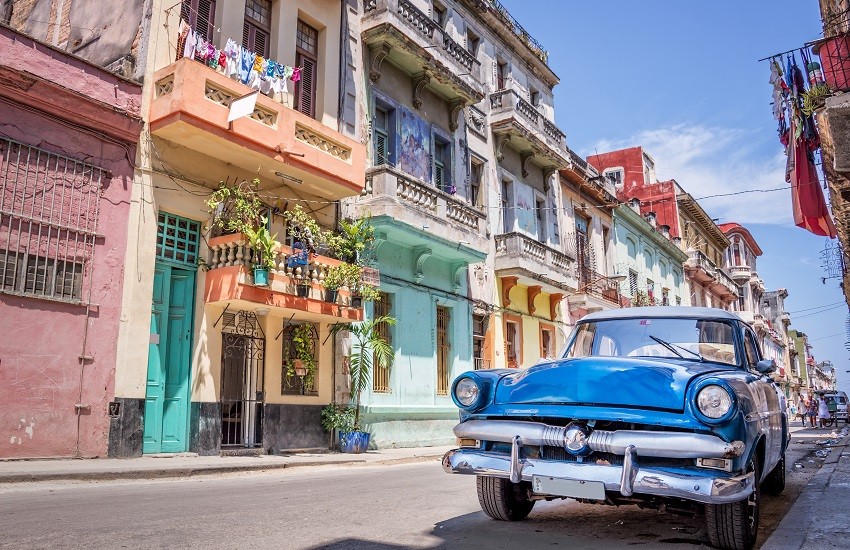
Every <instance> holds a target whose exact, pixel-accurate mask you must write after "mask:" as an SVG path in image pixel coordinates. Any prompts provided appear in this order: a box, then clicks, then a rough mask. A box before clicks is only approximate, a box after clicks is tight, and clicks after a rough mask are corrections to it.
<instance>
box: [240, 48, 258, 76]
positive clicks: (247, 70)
mask: <svg viewBox="0 0 850 550" xmlns="http://www.w3.org/2000/svg"><path fill="white" fill-rule="evenodd" d="M256 57H257V56H256V54H254V52H252V51H249V50H248V49H247V48H243V49H242V59H241V61H242V63H241V65H240V66H239V80H240V81H242V84H247V83H248V80H249V78H250V77H251V69H253V68H254V60H255V59H256Z"/></svg>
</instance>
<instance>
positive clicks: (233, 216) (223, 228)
mask: <svg viewBox="0 0 850 550" xmlns="http://www.w3.org/2000/svg"><path fill="white" fill-rule="evenodd" d="M259 187H260V180H259V178H254V180H252V181H251V182H250V183H249V182H247V181H245V180H243V181H242V182H240V183H239V184H237V185H230V184H227V183H225V182H221V183H220V184H219V187H218V189H216V190H215V191H213V193H212V195H210V197H209V198H208V199H207V200H206V201H204V203H205V204H206V206H207V208H208V212H209V214H210V216H211V218H212V221H211V222H210V228H211V229H213V230H218V231H220V232H222V233H246V234H247V230H248V229H256V228H257V227H258V226H259V225H261V221H260V220H261V217H262V214H261V213H262V211H263V210H264V209H265V208H266V205H265V204H263V201H262V200H260V196H259V195H258V194H257V190H258V189H259Z"/></svg>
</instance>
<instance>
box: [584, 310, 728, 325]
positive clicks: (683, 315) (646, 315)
mask: <svg viewBox="0 0 850 550" xmlns="http://www.w3.org/2000/svg"><path fill="white" fill-rule="evenodd" d="M655 318H662V319H664V318H666V319H669V318H676V319H725V320H731V321H741V320H742V319H741V318H740V317H738V316H737V315H736V314H734V313H732V312H729V311H726V310H725V309H718V308H713V307H687V306H649V307H626V308H622V309H609V310H608V311H597V312H595V313H591V314H589V315H585V316H584V317H582V318H581V320H580V322H584V321H602V320H606V319H655Z"/></svg>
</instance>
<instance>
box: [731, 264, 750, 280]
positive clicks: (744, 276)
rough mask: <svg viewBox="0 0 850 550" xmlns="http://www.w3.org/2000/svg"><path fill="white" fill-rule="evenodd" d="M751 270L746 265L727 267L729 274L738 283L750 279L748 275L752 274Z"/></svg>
mask: <svg viewBox="0 0 850 550" xmlns="http://www.w3.org/2000/svg"><path fill="white" fill-rule="evenodd" d="M752 273H753V272H752V270H751V269H750V266H748V265H733V266H731V267H730V268H729V275H730V276H731V277H732V279H734V280H735V281H737V282H738V284H744V283H746V282H747V281H749V280H750V276H751V275H752Z"/></svg>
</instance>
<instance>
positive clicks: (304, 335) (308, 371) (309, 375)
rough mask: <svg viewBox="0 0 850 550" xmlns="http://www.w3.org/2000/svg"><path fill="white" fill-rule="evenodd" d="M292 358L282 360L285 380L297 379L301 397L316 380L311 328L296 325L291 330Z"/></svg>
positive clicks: (306, 325)
mask: <svg viewBox="0 0 850 550" xmlns="http://www.w3.org/2000/svg"><path fill="white" fill-rule="evenodd" d="M292 351H293V353H292V356H290V357H289V358H287V359H285V360H284V373H285V375H286V377H287V378H289V379H292V378H298V379H299V380H300V382H301V393H302V395H303V394H305V393H307V391H309V390H311V389H312V388H313V382H314V380H315V378H316V358H315V357H314V355H313V327H312V326H311V325H309V324H302V325H296V326H295V328H294V329H293V330H292Z"/></svg>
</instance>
